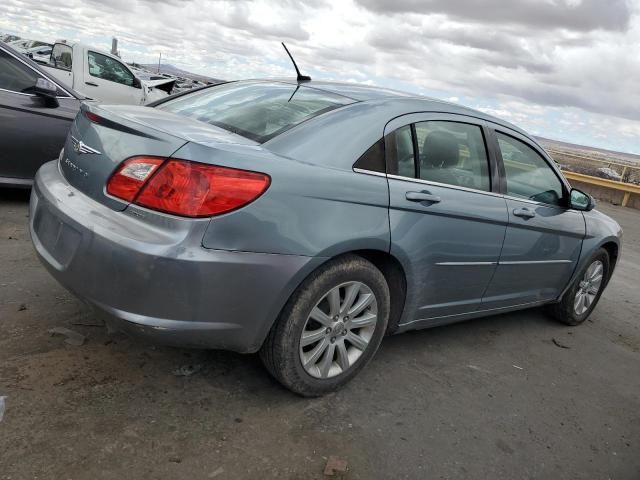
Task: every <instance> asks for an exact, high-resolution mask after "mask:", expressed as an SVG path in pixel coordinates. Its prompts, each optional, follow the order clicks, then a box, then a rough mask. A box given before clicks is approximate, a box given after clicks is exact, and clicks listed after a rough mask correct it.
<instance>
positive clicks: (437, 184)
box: [387, 174, 504, 198]
mask: <svg viewBox="0 0 640 480" xmlns="http://www.w3.org/2000/svg"><path fill="white" fill-rule="evenodd" d="M387 177H388V178H393V179H394V180H403V181H405V182H411V183H420V184H423V185H433V186H434V187H443V188H451V189H453V190H461V191H463V192H471V193H480V194H482V195H489V196H492V197H500V198H503V197H504V195H503V194H501V193H495V192H487V191H486V190H478V189H476V188H468V187H461V186H458V185H450V184H448V183H440V182H432V181H431V180H423V179H421V178H412V177H402V176H400V175H392V174H387Z"/></svg>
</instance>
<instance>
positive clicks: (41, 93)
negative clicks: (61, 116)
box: [33, 77, 60, 108]
mask: <svg viewBox="0 0 640 480" xmlns="http://www.w3.org/2000/svg"><path fill="white" fill-rule="evenodd" d="M33 93H35V94H36V95H37V96H38V97H40V98H43V99H44V100H45V102H46V104H47V106H48V107H51V108H55V107H57V106H59V105H60V104H59V103H58V98H57V96H56V95H57V93H58V86H57V85H56V84H55V83H53V82H50V81H49V80H47V79H46V78H42V77H40V78H38V80H36V85H35V87H34V88H33Z"/></svg>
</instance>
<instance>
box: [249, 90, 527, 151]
mask: <svg viewBox="0 0 640 480" xmlns="http://www.w3.org/2000/svg"><path fill="white" fill-rule="evenodd" d="M260 80H261V81H269V80H271V81H278V82H285V83H290V84H292V85H298V84H300V85H303V86H305V87H307V88H315V89H317V90H322V91H325V92H328V93H333V94H336V95H342V96H345V97H349V98H351V99H353V100H355V101H358V102H369V101H380V100H383V101H384V102H385V103H388V104H393V103H397V104H406V105H407V106H408V108H407V113H415V112H440V113H453V114H458V115H466V116H469V117H474V118H478V119H481V120H486V121H488V122H492V123H495V124H498V125H501V126H504V127H506V128H509V129H511V130H514V131H516V132H518V133H520V134H522V135H525V136H526V137H528V138H531V139H532V140H533V141H535V139H533V138H532V137H531V135H529V134H528V133H527V132H526V131H524V130H523V129H521V128H520V127H518V126H516V125H514V124H512V123H510V122H508V121H506V120H502V119H500V118H497V117H494V116H493V115H489V114H487V113H484V112H482V111H480V110H475V109H473V108H470V107H465V106H463V105H460V104H458V103H452V102H447V101H445V100H439V99H437V98H432V97H427V96H424V95H418V94H415V93H409V92H403V91H400V90H393V89H390V88H382V87H377V86H373V85H362V84H358V83H341V82H326V81H321V80H311V81H305V82H300V83H299V82H298V81H297V80H295V79H290V78H287V79H282V78H277V79H260ZM408 100H409V101H408ZM409 105H410V106H411V107H410V108H409ZM536 143H537V142H536Z"/></svg>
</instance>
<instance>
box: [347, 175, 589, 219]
mask: <svg viewBox="0 0 640 480" xmlns="http://www.w3.org/2000/svg"><path fill="white" fill-rule="evenodd" d="M353 171H354V172H356V173H361V174H364V175H375V176H377V177H387V178H392V179H394V180H402V181H405V182H412V183H420V184H423V185H433V186H434V187H442V188H451V189H453V190H461V191H463V192H470V193H480V194H482V195H489V196H492V197H499V198H504V199H508V200H516V201H519V202H525V203H530V204H532V205H539V206H541V207H551V208H557V209H559V210H564V211H565V212H576V213H579V212H578V211H577V210H574V209H572V208H567V207H563V206H562V205H554V204H552V203H544V202H537V201H535V200H529V199H528V198H522V197H514V196H513V195H505V194H503V193H496V192H487V191H486V190H478V189H476V188H468V187H461V186H458V185H450V184H448V183H439V182H432V181H431V180H422V179H421V178H413V177H403V176H401V175H393V174H391V173H386V174H385V173H382V172H375V171H373V170H365V169H363V168H354V169H353Z"/></svg>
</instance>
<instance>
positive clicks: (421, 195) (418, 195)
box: [405, 190, 440, 203]
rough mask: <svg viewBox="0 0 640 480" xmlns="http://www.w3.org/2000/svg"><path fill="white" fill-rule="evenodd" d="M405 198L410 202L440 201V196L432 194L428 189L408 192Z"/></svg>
mask: <svg viewBox="0 0 640 480" xmlns="http://www.w3.org/2000/svg"><path fill="white" fill-rule="evenodd" d="M405 198H406V199H407V200H409V201H410V202H429V203H440V197H438V196H437V195H431V193H429V192H427V191H426V190H425V191H422V192H407V193H406V195H405Z"/></svg>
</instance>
